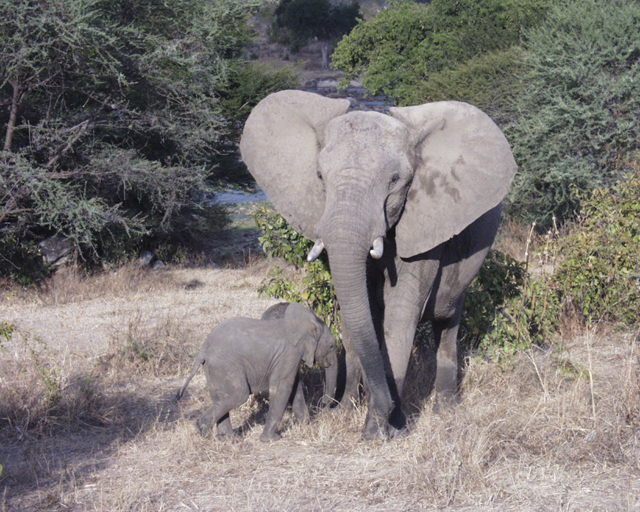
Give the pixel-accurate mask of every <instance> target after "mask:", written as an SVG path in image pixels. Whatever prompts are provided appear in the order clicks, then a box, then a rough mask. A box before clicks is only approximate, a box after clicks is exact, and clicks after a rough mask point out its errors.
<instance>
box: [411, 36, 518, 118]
mask: <svg viewBox="0 0 640 512" xmlns="http://www.w3.org/2000/svg"><path fill="white" fill-rule="evenodd" d="M521 67H522V59H521V55H520V50H519V48H518V47H515V46H514V47H511V48H508V49H506V50H498V51H493V52H489V53H483V54H481V55H478V56H477V57H474V58H472V59H470V60H468V61H465V62H463V63H462V64H460V65H458V66H456V67H452V68H447V69H443V70H442V71H439V72H437V73H432V74H431V75H430V76H429V78H428V79H427V80H426V81H424V82H422V83H419V84H417V85H416V87H415V88H414V89H413V91H412V92H411V93H410V94H408V95H407V97H406V98H405V100H404V102H405V103H407V104H410V105H419V104H421V103H426V102H429V101H450V100H453V101H465V102H467V103H470V104H472V105H475V106H476V107H478V108H479V109H480V110H482V111H483V112H485V113H486V114H488V115H489V116H490V117H491V118H492V119H493V120H494V121H495V122H496V123H497V124H498V125H499V126H506V125H507V124H508V123H509V122H511V121H513V120H514V119H515V118H516V115H517V113H516V106H515V104H514V98H515V96H516V94H517V92H518V89H519V88H520V87H521V86H522V84H521V83H520V82H519V81H518V79H517V76H518V73H519V70H520V68H521Z"/></svg>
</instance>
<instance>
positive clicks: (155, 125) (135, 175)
mask: <svg viewBox="0 0 640 512" xmlns="http://www.w3.org/2000/svg"><path fill="white" fill-rule="evenodd" d="M265 1H266V0H250V1H245V0H214V1H207V0H186V1H185V0H139V1H134V0H115V1H106V0H47V1H45V0H25V1H21V2H7V1H5V2H1V3H0V45H1V46H2V48H3V51H2V53H1V54H0V104H3V105H5V107H6V108H5V110H3V112H5V114H2V115H0V127H2V128H3V135H4V140H5V141H6V142H5V149H6V152H4V153H2V154H1V155H0V233H1V234H2V236H3V237H11V239H12V240H13V241H14V242H15V243H14V244H12V245H11V246H10V245H9V244H0V256H1V257H0V272H1V273H2V274H5V272H6V273H8V274H9V275H11V276H16V275H17V274H16V272H18V269H24V268H26V267H27V266H29V264H30V263H29V264H27V262H32V261H33V258H32V256H33V250H32V249H33V247H35V246H36V245H37V244H38V243H39V242H40V241H42V240H43V239H46V238H47V237H49V236H52V235H54V234H59V235H61V236H62V237H64V238H67V239H71V240H72V241H73V243H74V246H75V248H76V250H77V253H78V254H79V256H80V257H81V259H82V260H84V261H90V262H93V263H100V262H101V261H103V260H105V259H110V258H116V259H120V258H127V256H129V257H131V256H134V255H133V254H128V253H131V252H134V251H136V250H138V249H141V248H142V247H144V249H145V250H154V249H155V248H157V247H159V246H164V245H165V244H167V245H172V244H176V245H178V246H180V247H181V248H184V249H186V250H187V251H188V250H190V249H191V250H201V248H202V246H203V244H204V243H205V242H206V239H207V237H208V235H209V234H210V233H211V231H213V230H216V229H221V228H222V227H224V225H225V222H226V220H225V219H226V217H225V214H224V209H223V208H221V207H220V206H216V205H215V204H213V202H212V201H211V200H210V198H211V197H212V196H213V195H214V189H213V187H212V179H213V178H212V176H213V174H214V171H215V170H216V169H217V167H218V166H219V165H220V164H221V162H222V163H224V164H225V165H227V162H223V161H222V159H221V158H220V157H219V156H218V154H222V155H224V156H226V157H228V161H230V162H233V165H229V166H228V167H225V169H223V170H221V171H218V173H217V175H216V176H217V177H218V179H220V176H223V175H224V173H234V172H235V171H236V169H237V167H238V163H237V160H238V158H237V148H236V147H235V146H236V142H237V139H238V137H239V130H238V126H239V124H240V123H241V122H242V118H243V116H246V115H247V107H250V106H251V105H252V102H257V101H259V100H260V99H261V94H262V96H263V95H266V94H268V93H269V92H274V91H275V90H278V89H279V88H281V87H286V86H290V85H291V84H292V83H293V79H291V78H290V77H289V76H285V73H274V74H273V76H271V75H269V74H268V73H267V72H266V71H264V70H255V69H253V70H252V72H247V73H244V72H243V67H244V65H245V64H246V63H245V62H244V61H242V60H241V59H240V58H239V57H240V55H241V53H242V50H243V48H244V47H245V46H246V44H247V43H248V42H249V41H250V40H251V38H252V31H251V29H250V27H249V26H248V24H247V23H246V21H247V20H248V18H249V17H250V16H251V15H252V13H254V12H255V10H256V9H257V8H258V7H259V6H261V5H263V4H264V3H265ZM245 80H246V82H245ZM239 83H242V85H243V87H242V94H240V92H236V89H240V87H238V85H239ZM262 89H266V90H265V91H261V90H262ZM9 113H11V115H9ZM16 248H19V249H20V251H18V252H16V250H15V249H16Z"/></svg>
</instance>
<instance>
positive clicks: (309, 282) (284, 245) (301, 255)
mask: <svg viewBox="0 0 640 512" xmlns="http://www.w3.org/2000/svg"><path fill="white" fill-rule="evenodd" d="M254 218H255V221H256V224H257V225H258V228H260V230H261V231H262V236H261V237H259V238H258V240H259V242H260V246H261V247H262V250H263V252H264V253H265V254H266V255H267V256H269V257H270V258H282V259H283V260H284V261H285V262H286V263H288V264H290V265H293V267H294V268H295V269H296V270H297V271H301V272H299V273H298V274H301V275H298V278H297V279H295V278H292V277H291V276H290V275H287V274H286V273H285V272H284V271H283V270H282V269H280V268H279V267H277V266H275V267H274V268H273V270H272V271H271V273H270V274H269V277H268V278H267V279H266V280H265V281H264V282H263V283H262V285H261V286H260V289H259V290H258V291H259V293H260V294H261V295H266V296H267V297H274V298H277V299H283V300H285V301H287V302H298V303H300V304H305V305H306V306H307V307H309V308H310V309H312V310H313V311H314V312H315V313H316V315H318V317H319V318H321V319H322V320H323V321H324V322H325V323H326V324H327V325H328V326H329V327H330V328H331V331H332V332H333V334H334V335H335V336H336V337H338V333H339V332H340V312H339V309H338V302H337V300H336V296H335V291H334V289H333V283H332V282H331V274H330V273H329V263H328V260H327V256H326V253H323V254H322V255H321V256H320V257H319V258H318V259H317V260H316V261H313V262H311V263H308V262H307V261H306V258H307V254H309V251H310V250H311V248H312V247H313V242H312V241H311V240H308V239H307V238H304V237H303V236H302V235H300V234H298V233H297V232H296V231H295V230H294V229H293V228H292V227H291V226H290V225H289V223H288V222H287V221H286V220H284V218H283V217H282V216H281V215H280V214H278V213H276V212H274V211H273V210H270V209H268V208H266V207H259V208H257V209H256V211H255V214H254ZM338 339H339V338H338Z"/></svg>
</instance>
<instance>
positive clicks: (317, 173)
mask: <svg viewBox="0 0 640 512" xmlns="http://www.w3.org/2000/svg"><path fill="white" fill-rule="evenodd" d="M316 176H317V177H318V179H319V180H320V181H322V173H321V172H320V171H317V172H316Z"/></svg>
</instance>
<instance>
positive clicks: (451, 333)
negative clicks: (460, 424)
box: [433, 299, 463, 407]
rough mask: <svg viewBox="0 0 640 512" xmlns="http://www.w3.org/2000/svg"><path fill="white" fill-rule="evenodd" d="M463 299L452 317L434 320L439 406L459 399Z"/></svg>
mask: <svg viewBox="0 0 640 512" xmlns="http://www.w3.org/2000/svg"><path fill="white" fill-rule="evenodd" d="M462 302H463V301H462V299H461V300H460V302H459V304H458V306H457V307H456V309H455V313H454V315H453V316H452V317H451V318H447V319H438V320H433V335H434V338H435V342H436V346H437V347H438V352H437V367H436V398H437V403H436V405H437V406H438V407H442V406H447V405H453V404H455V402H456V401H457V400H458V328H459V327H460V317H461V316H462Z"/></svg>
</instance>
